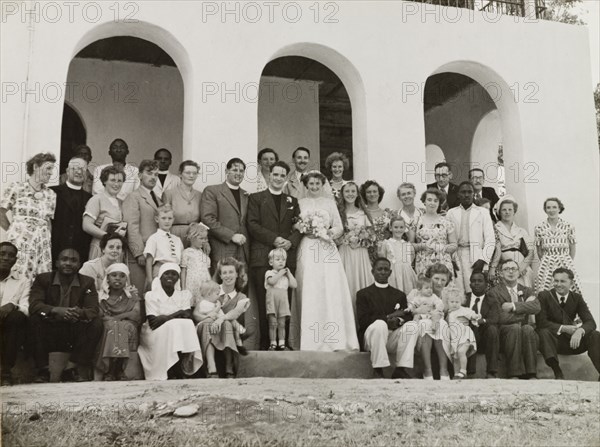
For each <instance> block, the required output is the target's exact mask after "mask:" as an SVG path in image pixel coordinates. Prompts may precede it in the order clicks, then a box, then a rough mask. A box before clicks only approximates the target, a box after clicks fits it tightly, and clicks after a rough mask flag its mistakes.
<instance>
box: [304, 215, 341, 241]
mask: <svg viewBox="0 0 600 447" xmlns="http://www.w3.org/2000/svg"><path fill="white" fill-rule="evenodd" d="M296 228H297V229H298V231H300V233H302V234H305V235H307V236H308V237H313V238H319V239H322V240H324V241H326V242H332V239H331V236H330V235H329V215H328V214H327V213H326V212H324V211H320V210H317V211H306V212H303V213H301V214H300V216H299V217H298V218H297V219H296Z"/></svg>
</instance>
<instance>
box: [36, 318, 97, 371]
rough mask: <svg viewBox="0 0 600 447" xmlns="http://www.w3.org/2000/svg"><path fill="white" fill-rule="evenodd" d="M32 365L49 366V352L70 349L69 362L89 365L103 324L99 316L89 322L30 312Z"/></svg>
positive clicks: (68, 350)
mask: <svg viewBox="0 0 600 447" xmlns="http://www.w3.org/2000/svg"><path fill="white" fill-rule="evenodd" d="M30 325H31V334H32V339H33V346H34V349H33V353H34V359H35V366H36V367H37V368H44V367H47V366H48V353H50V352H55V351H59V352H70V353H71V357H70V359H69V360H70V361H71V362H73V363H76V364H77V365H81V366H91V365H92V361H93V358H94V353H95V351H96V346H97V345H98V341H99V340H100V337H101V336H102V334H103V333H104V327H103V324H102V320H101V319H100V318H94V319H93V320H91V321H88V322H85V321H77V322H74V323H70V322H62V321H61V322H57V321H54V320H51V319H46V318H42V317H41V316H40V315H33V316H32V317H31V318H30Z"/></svg>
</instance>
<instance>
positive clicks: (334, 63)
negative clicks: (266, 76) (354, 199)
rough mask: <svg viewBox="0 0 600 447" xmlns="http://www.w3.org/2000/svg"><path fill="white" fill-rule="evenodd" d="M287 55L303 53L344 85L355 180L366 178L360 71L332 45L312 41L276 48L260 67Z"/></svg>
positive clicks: (365, 108) (366, 158)
mask: <svg viewBox="0 0 600 447" xmlns="http://www.w3.org/2000/svg"><path fill="white" fill-rule="evenodd" d="M286 56H302V57H306V58H308V59H313V60H315V61H317V62H319V63H321V64H323V65H325V66H326V67H327V68H329V69H330V70H331V71H333V72H334V73H335V74H336V75H337V76H338V77H339V78H340V80H341V81H342V83H343V84H344V87H345V88H346V91H347V92H348V96H349V98H350V103H351V105H352V146H353V147H352V156H353V161H354V177H355V178H356V179H361V180H366V179H367V177H368V175H367V174H368V172H369V169H368V163H369V159H368V153H367V106H366V104H367V103H366V94H365V87H364V83H363V80H362V78H361V76H360V73H359V72H358V70H357V69H356V67H355V66H354V64H352V62H350V60H348V59H347V58H346V57H345V56H343V55H342V54H340V53H338V52H337V51H336V50H334V49H333V48H330V47H327V46H325V45H321V44H317V43H312V42H298V43H294V44H291V45H287V46H285V47H283V48H281V49H279V50H278V51H276V52H275V53H274V54H273V55H272V56H271V57H270V58H269V59H268V60H267V61H265V63H264V64H263V67H264V66H266V65H267V64H268V63H269V62H271V61H272V60H274V59H277V58H280V57H286ZM257 106H258V105H257ZM257 117H258V114H257ZM257 125H258V123H257Z"/></svg>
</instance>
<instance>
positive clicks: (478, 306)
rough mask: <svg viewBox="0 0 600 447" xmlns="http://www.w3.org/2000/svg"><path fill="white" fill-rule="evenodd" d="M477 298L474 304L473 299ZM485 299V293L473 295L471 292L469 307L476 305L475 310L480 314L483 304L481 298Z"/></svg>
mask: <svg viewBox="0 0 600 447" xmlns="http://www.w3.org/2000/svg"><path fill="white" fill-rule="evenodd" d="M477 298H479V302H478V303H477V304H475V300H476V299H477ZM484 299H485V293H484V294H483V295H481V296H475V294H471V303H472V304H471V308H473V306H476V307H477V310H476V312H477V313H478V314H479V315H481V305H482V304H483V300H484Z"/></svg>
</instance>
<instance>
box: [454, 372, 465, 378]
mask: <svg viewBox="0 0 600 447" xmlns="http://www.w3.org/2000/svg"><path fill="white" fill-rule="evenodd" d="M465 377H466V376H465V373H463V372H458V373H456V374H454V380H460V379H464V378H465Z"/></svg>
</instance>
